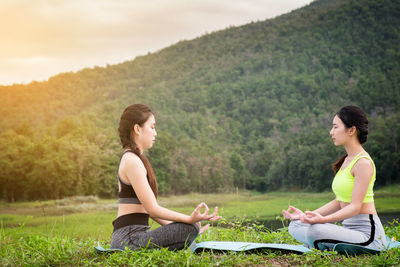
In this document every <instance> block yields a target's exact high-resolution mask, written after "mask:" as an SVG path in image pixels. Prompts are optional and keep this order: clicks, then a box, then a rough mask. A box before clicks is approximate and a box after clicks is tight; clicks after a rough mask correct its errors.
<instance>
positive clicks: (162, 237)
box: [111, 223, 199, 250]
mask: <svg viewBox="0 0 400 267" xmlns="http://www.w3.org/2000/svg"><path fill="white" fill-rule="evenodd" d="M198 234H199V227H198V226H197V224H186V223H170V224H167V225H164V226H160V227H158V228H156V229H154V230H151V231H150V226H147V225H136V224H134V225H128V226H125V227H122V228H119V229H117V230H115V231H114V232H113V234H112V237H111V248H119V249H124V247H126V246H128V247H129V248H131V249H132V250H135V249H139V248H150V249H154V248H162V247H163V248H165V247H167V248H168V250H179V249H184V248H186V247H188V246H189V245H191V244H192V243H193V242H194V240H195V239H196V237H197V236H198Z"/></svg>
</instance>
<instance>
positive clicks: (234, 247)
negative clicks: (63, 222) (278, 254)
mask: <svg viewBox="0 0 400 267" xmlns="http://www.w3.org/2000/svg"><path fill="white" fill-rule="evenodd" d="M386 238H387V248H386V249H384V250H377V249H370V248H366V247H363V246H359V245H353V244H346V243H339V244H336V245H335V246H334V247H333V250H334V251H337V252H338V253H339V254H344V255H349V256H356V255H361V254H377V253H379V252H381V251H385V250H388V249H392V248H397V247H398V248H400V242H399V241H394V240H391V239H390V238H389V237H386ZM94 249H95V252H96V253H97V254H107V253H113V252H118V251H123V250H122V249H112V248H103V247H102V246H101V245H100V244H97V246H95V247H94ZM264 250H280V251H284V252H290V253H297V254H303V253H309V252H312V250H311V249H309V248H306V247H304V246H303V245H293V244H279V243H253V242H231V241H205V242H201V243H197V244H196V246H194V247H193V248H191V251H192V252H202V251H219V252H224V251H225V252H226V251H236V252H240V251H243V252H257V251H264Z"/></svg>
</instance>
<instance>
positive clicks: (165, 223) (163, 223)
mask: <svg viewBox="0 0 400 267" xmlns="http://www.w3.org/2000/svg"><path fill="white" fill-rule="evenodd" d="M151 218H152V219H153V220H154V221H156V222H157V223H158V224H160V225H167V224H170V223H172V221H167V220H163V219H160V218H157V217H151Z"/></svg>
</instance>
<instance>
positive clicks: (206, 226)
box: [197, 222, 210, 235]
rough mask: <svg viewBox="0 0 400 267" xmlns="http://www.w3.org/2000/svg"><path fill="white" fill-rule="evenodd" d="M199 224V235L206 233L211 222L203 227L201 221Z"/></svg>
mask: <svg viewBox="0 0 400 267" xmlns="http://www.w3.org/2000/svg"><path fill="white" fill-rule="evenodd" d="M197 225H198V226H199V229H200V230H199V235H201V234H202V233H204V232H205V231H207V229H208V228H209V227H210V224H209V223H207V224H206V225H204V226H203V227H202V226H201V223H200V222H197Z"/></svg>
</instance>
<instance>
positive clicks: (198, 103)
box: [0, 0, 400, 201]
mask: <svg viewBox="0 0 400 267" xmlns="http://www.w3.org/2000/svg"><path fill="white" fill-rule="evenodd" d="M399 29H400V4H399V2H398V1H389V0H358V1H345V0H343V1H327V0H323V1H314V2H312V3H311V4H310V5H308V6H306V7H304V8H301V9H299V10H296V11H293V12H291V13H289V14H286V15H283V16H280V17H277V18H275V19H272V20H266V21H262V22H253V23H250V24H247V25H244V26H241V27H231V28H228V29H225V30H223V31H219V32H215V33H212V34H207V35H204V36H202V37H199V38H196V39H194V40H191V41H182V42H179V43H177V44H175V45H173V46H170V47H167V48H165V49H163V50H161V51H159V52H157V53H153V54H150V53H149V54H148V55H145V56H141V57H137V58H135V60H133V61H129V62H125V63H122V64H118V65H113V66H107V67H106V68H100V67H96V68H93V69H84V70H82V71H79V72H77V73H72V72H71V73H63V74H59V75H57V76H54V77H52V78H50V79H49V80H48V81H47V82H40V83H39V82H33V83H31V84H29V85H17V84H16V85H13V86H0V103H1V105H0V116H1V120H0V198H2V199H6V200H8V201H16V200H33V199H48V198H61V197H65V196H70V195H78V194H79V195H99V196H102V197H115V195H116V192H117V189H118V187H117V178H116V177H117V176H116V175H117V167H118V162H119V157H120V155H121V148H120V145H119V140H118V134H117V128H118V122H119V116H120V114H121V112H122V111H123V109H124V108H125V107H126V106H127V105H130V104H133V103H139V102H141V103H146V104H148V105H150V106H151V107H153V109H154V110H155V111H156V114H155V115H156V120H157V130H158V137H157V142H156V144H155V145H154V147H153V148H152V149H151V150H150V151H149V153H148V157H149V159H150V162H151V163H152V165H153V167H154V169H155V172H156V176H157V179H158V182H159V187H160V192H161V193H162V194H183V193H188V192H203V193H206V192H223V191H232V190H234V188H239V189H250V190H258V191H260V192H266V191H270V190H279V189H281V190H300V189H302V190H309V191H323V190H329V189H330V184H331V181H332V178H333V172H332V170H331V167H330V165H331V163H332V162H333V161H335V159H336V158H337V157H339V156H340V155H342V154H343V153H344V151H343V149H339V148H336V147H335V146H334V145H333V143H332V141H331V139H330V136H329V129H330V127H331V124H332V118H333V115H334V113H335V112H336V111H337V110H338V109H339V108H340V107H342V106H344V105H348V104H354V105H358V106H360V107H362V108H363V109H364V110H365V111H366V112H367V114H368V116H369V121H370V135H369V136H368V142H367V143H366V145H365V148H366V149H367V151H368V152H369V153H370V154H371V156H372V158H373V159H374V160H375V164H376V167H377V181H376V185H377V186H378V187H379V186H382V185H387V184H392V183H399V182H400V150H399V146H400V111H399V107H400V66H399V64H400V46H399V44H400V30H399Z"/></svg>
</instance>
